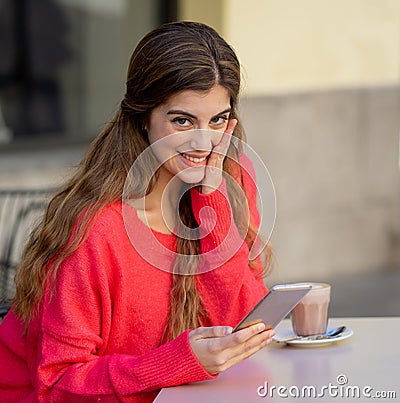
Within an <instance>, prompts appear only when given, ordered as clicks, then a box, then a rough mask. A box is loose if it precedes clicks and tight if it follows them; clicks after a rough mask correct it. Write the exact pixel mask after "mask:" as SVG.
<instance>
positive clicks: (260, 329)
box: [257, 323, 265, 332]
mask: <svg viewBox="0 0 400 403" xmlns="http://www.w3.org/2000/svg"><path fill="white" fill-rule="evenodd" d="M264 329H265V324H264V323H260V324H259V325H258V326H257V330H258V331H259V332H262V331H263V330H264Z"/></svg>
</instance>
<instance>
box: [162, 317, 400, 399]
mask: <svg viewBox="0 0 400 403" xmlns="http://www.w3.org/2000/svg"><path fill="white" fill-rule="evenodd" d="M336 325H346V326H347V327H348V328H350V329H352V330H353V332H354V334H353V336H352V337H350V338H349V339H347V340H343V341H340V342H337V343H333V344H329V345H324V346H320V347H313V348H311V347H309V348H299V347H295V346H288V345H286V344H277V343H275V342H273V343H272V344H271V345H269V346H267V347H266V348H264V349H263V350H261V351H259V352H258V353H257V354H255V355H254V356H253V357H250V358H249V359H247V360H245V361H243V362H241V363H239V364H237V365H236V366H234V367H232V368H230V369H228V370H227V371H225V372H223V373H221V374H220V376H219V377H218V378H217V379H214V380H212V381H205V382H198V383H192V384H188V385H182V386H178V387H171V388H165V389H163V390H162V391H161V392H160V394H159V395H158V397H157V399H156V400H155V401H156V403H164V402H174V403H179V402H185V403H186V402H190V403H196V402H198V403H204V402H207V403H211V402H216V403H223V402H229V403H231V402H245V403H251V402H258V403H259V402H260V400H262V398H263V397H264V400H267V401H272V402H281V401H282V402H291V401H293V402H300V401H303V402H312V401H323V402H326V401H332V402H337V401H340V400H348V401H352V400H353V401H360V402H363V401H374V400H375V401H376V399H373V397H375V398H376V397H378V394H379V393H380V396H381V399H379V400H380V401H385V402H386V401H389V402H397V401H400V340H399V334H400V317H380V318H331V319H330V320H329V326H328V327H332V326H336ZM289 326H290V322H289V321H288V320H284V321H283V322H282V323H281V324H280V325H279V327H278V329H283V328H287V327H289ZM279 387H280V389H278V388H279ZM358 393H359V395H360V397H359V398H358V397H357V394H358ZM318 394H320V395H321V396H322V397H323V398H322V397H318V396H317V395H318ZM271 395H272V398H271ZM298 396H300V397H298ZM368 396H370V397H368ZM384 396H386V398H385V399H384V398H383V397H384Z"/></svg>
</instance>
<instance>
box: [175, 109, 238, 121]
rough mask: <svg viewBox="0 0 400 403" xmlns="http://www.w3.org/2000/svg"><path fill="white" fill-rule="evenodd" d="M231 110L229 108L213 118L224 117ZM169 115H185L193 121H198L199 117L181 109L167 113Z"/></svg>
mask: <svg viewBox="0 0 400 403" xmlns="http://www.w3.org/2000/svg"><path fill="white" fill-rule="evenodd" d="M231 110H232V109H231V108H227V109H225V110H223V111H222V112H219V113H217V114H216V115H214V116H213V117H215V116H219V115H223V114H225V113H230V112H231ZM167 115H185V116H189V117H191V118H193V119H197V117H196V116H195V115H193V114H191V113H189V112H186V111H182V110H180V109H172V110H170V111H168V112H167Z"/></svg>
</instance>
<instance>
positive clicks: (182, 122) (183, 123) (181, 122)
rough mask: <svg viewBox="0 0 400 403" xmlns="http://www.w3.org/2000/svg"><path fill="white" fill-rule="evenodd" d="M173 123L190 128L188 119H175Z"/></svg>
mask: <svg viewBox="0 0 400 403" xmlns="http://www.w3.org/2000/svg"><path fill="white" fill-rule="evenodd" d="M173 122H175V123H178V125H179V126H185V127H186V126H189V125H190V120H189V119H187V118H175V119H174V120H173Z"/></svg>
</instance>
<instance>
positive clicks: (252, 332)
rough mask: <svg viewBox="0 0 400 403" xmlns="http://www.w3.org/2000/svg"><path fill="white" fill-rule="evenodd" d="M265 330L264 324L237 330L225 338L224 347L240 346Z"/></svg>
mask: <svg viewBox="0 0 400 403" xmlns="http://www.w3.org/2000/svg"><path fill="white" fill-rule="evenodd" d="M265 330H266V327H265V324H264V323H256V324H254V325H251V326H248V327H246V328H244V329H241V330H238V331H237V332H235V333H232V334H231V335H229V336H228V337H226V339H227V340H226V347H227V348H229V347H236V346H238V345H241V344H243V343H245V342H247V341H248V340H250V339H251V338H252V337H254V336H256V335H257V334H259V333H261V332H264V331H265Z"/></svg>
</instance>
